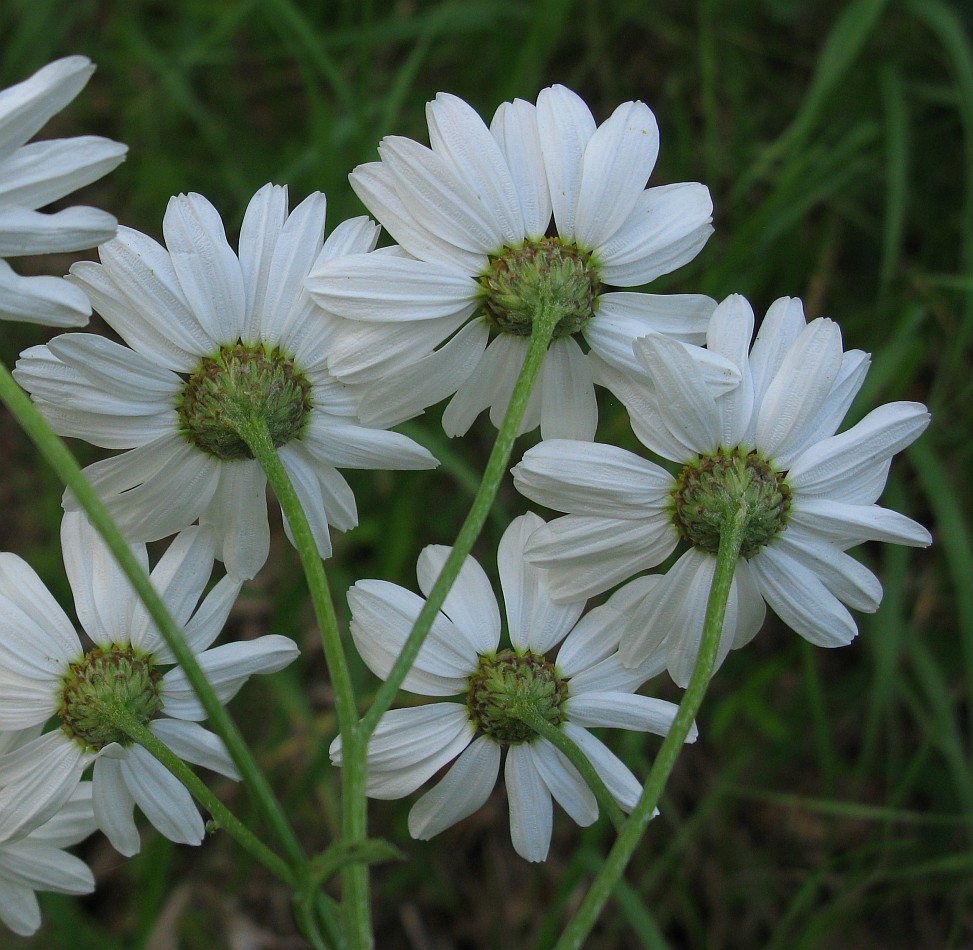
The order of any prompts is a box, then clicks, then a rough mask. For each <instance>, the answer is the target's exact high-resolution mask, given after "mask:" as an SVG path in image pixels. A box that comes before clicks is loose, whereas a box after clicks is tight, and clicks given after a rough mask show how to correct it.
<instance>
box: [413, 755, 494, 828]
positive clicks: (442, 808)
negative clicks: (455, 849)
mask: <svg viewBox="0 0 973 950" xmlns="http://www.w3.org/2000/svg"><path fill="white" fill-rule="evenodd" d="M499 771H500V746H499V745H497V743H496V742H494V741H493V740H492V739H490V738H489V737H487V736H480V738H479V739H476V740H475V741H474V742H472V743H471V744H470V745H469V746H467V748H466V749H464V750H463V752H462V753H461V754H460V756H459V758H458V759H457V760H456V761H455V762H454V763H453V765H452V766H450V769H449V771H448V772H447V773H446V775H445V776H444V777H443V778H442V779H441V780H440V781H439V782H438V784H436V785H434V786H433V787H432V788H431V789H430V790H429V791H428V792H426V793H425V795H423V796H422V798H420V799H419V801H417V802H416V803H415V805H413V806H412V810H411V811H410V812H409V834H410V835H412V837H413V838H418V839H419V840H420V841H428V840H429V839H430V838H432V837H433V836H434V835H438V834H439V832H441V831H445V829H447V828H449V827H450V826H451V825H455V824H456V823H457V822H458V821H462V820H463V819H464V818H466V817H468V816H469V815H472V814H473V812H475V811H476V810H477V809H478V808H480V807H481V806H482V805H483V804H484V803H485V802H486V800H487V799H488V798H489V797H490V792H492V791H493V787H494V785H496V784H497V774H498V773H499Z"/></svg>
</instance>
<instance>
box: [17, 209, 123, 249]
mask: <svg viewBox="0 0 973 950" xmlns="http://www.w3.org/2000/svg"><path fill="white" fill-rule="evenodd" d="M117 226H118V222H116V221H115V219H114V218H113V217H112V216H111V215H110V214H108V213H107V212H105V211H99V210H98V209H97V208H83V207H74V208H65V209H64V210H63V211H56V212H54V213H52V214H41V212H39V211H31V210H29V209H28V208H3V207H0V256H2V257H21V256H23V255H26V254H56V253H66V252H69V251H81V250H84V248H86V247H95V246H97V245H98V244H104V243H105V242H106V241H110V240H111V239H112V238H113V237H114V236H115V229H116V228H117Z"/></svg>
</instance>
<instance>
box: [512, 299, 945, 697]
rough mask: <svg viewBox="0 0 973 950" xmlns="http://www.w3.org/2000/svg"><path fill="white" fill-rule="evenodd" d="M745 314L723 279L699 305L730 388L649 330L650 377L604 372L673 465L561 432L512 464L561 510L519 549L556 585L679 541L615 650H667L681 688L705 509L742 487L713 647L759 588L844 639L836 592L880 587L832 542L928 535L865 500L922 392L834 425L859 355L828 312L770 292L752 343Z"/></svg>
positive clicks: (866, 602) (712, 547) (709, 561)
mask: <svg viewBox="0 0 973 950" xmlns="http://www.w3.org/2000/svg"><path fill="white" fill-rule="evenodd" d="M753 327H754V316H753V311H752V310H751V308H750V305H749V303H748V302H747V301H746V300H745V299H744V298H743V297H741V296H739V295H733V296H731V297H728V298H727V299H726V300H724V301H723V302H722V303H721V304H720V305H719V307H718V308H717V310H716V313H715V314H714V316H713V320H712V322H711V324H710V327H709V330H708V333H707V346H708V348H709V349H710V350H712V351H714V352H715V353H717V354H718V355H720V356H721V357H723V358H725V359H727V360H729V361H730V362H732V363H733V364H734V365H735V366H736V367H737V370H738V372H739V378H740V382H739V383H738V384H737V385H736V386H735V387H733V388H732V389H730V390H729V391H725V390H724V391H717V390H715V389H714V387H713V385H712V383H711V382H710V381H708V380H707V379H706V378H704V374H703V373H701V371H700V369H699V366H698V365H697V364H696V363H694V361H692V360H691V359H689V358H687V356H686V354H685V350H684V348H682V347H680V346H678V345H674V344H673V342H672V341H671V340H668V339H666V338H665V337H664V336H661V335H658V334H654V335H650V336H647V337H645V338H643V339H640V340H638V341H637V342H636V343H635V352H636V354H637V356H638V358H639V359H640V361H641V362H642V364H643V366H644V369H645V373H647V374H648V377H646V375H645V374H644V373H643V374H642V375H641V376H634V375H633V376H631V377H629V378H628V379H622V378H621V374H617V373H616V374H615V379H614V383H615V385H616V389H615V391H616V392H617V393H619V395H620V396H621V398H622V400H623V401H624V402H625V404H626V406H627V408H628V410H629V415H630V418H631V422H632V428H633V430H634V432H635V434H636V436H637V437H638V438H639V440H640V441H641V442H642V443H643V444H644V445H645V446H647V447H648V448H649V449H651V450H652V451H653V452H655V453H656V454H658V455H659V456H661V457H662V458H664V459H669V460H670V461H672V462H676V463H678V465H680V466H681V469H680V470H679V471H678V473H677V474H675V475H673V474H670V473H669V472H668V471H667V470H666V469H664V468H662V467H661V466H659V465H656V464H655V463H654V462H651V461H649V460H647V459H644V458H642V457H641V456H638V455H635V454H634V453H631V452H627V451H625V450H623V449H620V448H616V447H614V446H608V445H597V444H591V443H580V442H573V441H567V440H563V441H555V442H546V443H542V444H540V445H538V446H536V447H534V448H532V449H530V450H529V451H528V452H527V453H526V454H525V455H524V458H523V460H522V461H521V462H520V464H519V465H517V466H516V467H515V468H514V470H513V472H514V484H515V485H516V486H517V488H518V489H519V490H520V491H521V492H522V493H523V494H524V495H526V496H527V497H528V498H530V499H532V500H533V501H535V502H538V503H539V504H542V505H546V506H548V507H551V508H554V509H556V510H559V511H565V512H568V514H567V515H566V516H565V517H562V518H558V519H556V520H554V521H553V522H551V523H550V524H548V525H546V526H544V527H543V528H540V529H539V530H538V531H537V532H536V534H534V536H533V537H532V538H531V541H530V544H529V546H528V552H527V554H528V557H529V558H530V560H531V561H532V562H533V563H535V564H537V565H539V566H540V567H543V568H546V569H549V571H550V575H551V584H552V589H553V591H554V594H555V596H556V597H558V598H572V597H577V596H588V595H591V594H593V593H596V592H598V591H604V590H608V589H609V588H610V587H612V586H614V585H615V584H617V583H619V582H620V581H623V580H625V579H626V578H628V577H631V576H632V575H633V574H635V573H637V572H639V571H642V570H645V569H647V568H651V567H655V566H656V565H658V564H660V563H661V562H662V561H663V560H665V558H667V557H668V556H669V555H670V554H671V553H672V552H673V551H674V550H675V549H676V548H677V546H678V545H680V543H682V544H684V545H686V546H687V550H686V551H685V552H684V553H683V554H682V556H681V557H680V558H679V559H678V561H676V563H675V564H674V566H673V567H672V568H671V570H670V571H669V572H668V573H667V574H666V576H665V578H664V580H663V581H662V582H661V583H660V584H659V585H658V586H657V587H656V588H655V589H654V590H653V591H652V593H651V595H650V596H649V597H646V598H645V599H644V602H643V604H642V608H641V610H640V611H633V613H632V614H631V615H630V620H631V622H630V623H629V625H628V629H627V630H626V631H625V632H623V634H622V640H621V645H620V648H619V649H620V653H621V655H622V657H623V659H624V660H625V661H626V662H627V663H638V662H641V659H642V658H643V657H644V656H646V655H650V654H654V653H655V651H656V650H657V649H659V648H662V649H664V650H666V651H667V653H668V668H669V672H670V674H671V675H672V677H673V679H674V680H675V681H676V683H678V684H679V685H680V686H685V685H686V684H687V683H688V681H689V676H690V674H691V672H692V668H693V665H694V663H695V660H696V655H697V653H698V651H699V640H700V637H701V635H702V626H703V617H704V615H705V611H706V603H707V598H708V596H709V589H710V585H711V583H712V578H713V571H714V568H715V565H716V551H717V549H718V547H719V539H720V525H721V524H722V523H723V519H724V518H725V517H726V514H727V511H728V508H729V509H733V510H735V509H736V506H737V505H738V503H739V502H740V500H743V501H744V502H745V503H746V505H747V508H748V511H749V514H748V520H747V525H746V529H745V536H744V542H743V548H742V550H741V552H740V557H739V560H738V561H737V565H736V571H735V575H734V578H733V586H732V590H731V593H730V599H729V603H728V606H727V613H726V619H725V621H724V627H723V634H722V641H721V643H720V648H719V655H718V663H720V662H722V660H723V659H724V658H725V656H726V653H727V651H728V650H730V649H731V648H734V647H740V646H743V645H744V644H745V643H747V642H749V640H750V639H751V638H752V637H753V636H754V635H755V634H756V633H757V631H758V630H759V628H760V626H761V624H762V623H763V619H764V614H765V609H766V606H765V605H766V604H769V605H770V606H771V607H772V608H773V610H774V612H775V613H776V614H777V615H778V616H779V617H780V618H781V619H782V620H783V621H784V622H785V623H787V624H788V625H789V626H790V627H792V628H793V629H794V630H796V631H797V632H798V633H799V634H800V635H801V636H803V637H804V638H805V639H807V640H809V641H810V642H811V643H814V644H817V645H818V646H825V647H837V646H843V645H845V644H848V643H850V642H851V640H852V639H853V638H854V637H855V636H856V634H857V632H858V628H857V626H856V624H855V621H854V619H853V617H852V615H851V614H850V613H849V611H848V609H847V608H848V607H852V608H854V609H856V610H862V611H867V612H872V611H875V610H877V609H878V606H879V603H880V601H881V597H882V587H881V584H880V583H879V581H878V579H877V578H876V577H875V575H874V574H872V572H871V571H869V570H868V569H867V568H866V567H864V566H863V565H862V564H861V563H859V562H858V561H856V560H855V559H854V558H852V557H851V556H850V555H849V554H847V553H846V551H847V549H848V548H850V547H853V546H854V545H856V544H861V543H862V542H864V541H888V542H892V543H896V544H907V545H912V546H925V545H928V544H929V543H930V541H931V537H930V535H929V532H928V531H927V530H926V529H925V528H924V527H922V525H920V524H917V523H916V522H915V521H913V520H911V519H910V518H907V517H905V516H904V515H902V514H899V513H898V512H895V511H890V510H888V509H886V508H882V507H881V506H879V505H877V504H876V503H875V502H876V501H877V499H878V497H879V496H880V495H881V493H882V490H883V489H884V487H885V481H886V478H887V477H888V472H889V466H890V464H891V461H892V457H893V456H894V455H895V453H896V452H899V451H901V450H902V449H904V448H905V447H906V446H907V445H909V444H910V443H911V442H913V441H914V440H915V439H916V438H918V436H919V435H920V434H921V433H922V431H923V430H924V429H925V428H926V426H927V425H928V423H929V414H928V412H927V411H926V407H925V406H923V405H921V404H919V403H913V402H895V403H889V404H887V405H884V406H880V407H879V408H878V409H875V410H873V411H872V412H870V413H869V414H868V415H867V416H865V418H864V419H862V420H861V421H860V422H858V423H857V424H856V425H854V426H852V427H851V428H850V429H848V430H846V431H845V432H841V433H839V434H837V435H836V434H835V433H836V432H837V429H838V427H839V425H840V424H841V422H842V420H843V419H844V416H845V414H846V412H847V411H848V408H849V406H850V405H851V402H852V400H853V399H854V397H855V395H856V394H857V393H858V391H859V389H860V388H861V385H862V383H863V382H864V379H865V374H866V373H867V371H868V363H869V359H868V354H866V353H863V352H861V351H860V350H850V351H848V352H844V351H843V349H842V341H841V331H840V329H839V328H838V325H837V324H836V323H834V322H833V321H831V320H829V319H825V318H818V319H816V320H812V321H811V322H810V323H807V322H806V320H805V317H804V309H803V307H802V305H801V302H800V301H799V300H796V299H791V298H786V297H785V298H782V299H780V300H777V301H776V302H775V303H774V304H773V305H772V306H771V307H770V309H769V310H768V312H767V315H766V317H765V318H764V321H763V323H762V325H761V327H760V332H759V333H758V334H757V337H756V340H754V342H753V347H752V349H751V348H750V342H751V338H752V335H753ZM603 371H605V372H610V370H607V369H604V370H603Z"/></svg>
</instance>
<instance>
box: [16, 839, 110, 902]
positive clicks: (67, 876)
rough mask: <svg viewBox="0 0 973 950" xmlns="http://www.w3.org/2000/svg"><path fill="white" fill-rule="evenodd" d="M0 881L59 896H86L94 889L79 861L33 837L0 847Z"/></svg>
mask: <svg viewBox="0 0 973 950" xmlns="http://www.w3.org/2000/svg"><path fill="white" fill-rule="evenodd" d="M0 878H4V879H6V881H7V883H11V884H23V885H25V886H26V887H30V888H34V889H36V890H39V891H53V892H54V893H58V894H87V893H89V892H90V891H93V890H94V887H95V880H94V877H92V874H91V871H90V870H89V869H88V866H87V865H86V864H85V863H84V862H83V861H82V860H80V859H79V858H76V857H74V855H71V854H67V853H66V852H64V851H62V850H61V849H60V848H54V847H52V846H51V845H49V844H45V843H43V842H40V841H37V840H36V839H35V838H33V836H31V837H30V838H28V839H27V840H24V841H14V842H9V843H7V844H5V845H3V846H0Z"/></svg>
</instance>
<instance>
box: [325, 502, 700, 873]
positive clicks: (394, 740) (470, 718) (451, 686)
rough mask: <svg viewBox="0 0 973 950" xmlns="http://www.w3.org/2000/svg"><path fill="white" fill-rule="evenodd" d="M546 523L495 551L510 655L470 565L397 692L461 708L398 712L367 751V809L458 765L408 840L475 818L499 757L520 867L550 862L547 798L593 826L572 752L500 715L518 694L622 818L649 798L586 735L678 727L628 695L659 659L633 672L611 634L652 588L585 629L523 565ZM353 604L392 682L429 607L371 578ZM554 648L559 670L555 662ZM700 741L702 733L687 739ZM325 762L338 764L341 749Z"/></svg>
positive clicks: (484, 587) (516, 533)
mask: <svg viewBox="0 0 973 950" xmlns="http://www.w3.org/2000/svg"><path fill="white" fill-rule="evenodd" d="M541 525H543V521H541V519H540V518H539V517H537V515H532V514H528V515H524V516H522V517H520V518H517V519H516V520H514V521H513V522H512V524H511V525H510V527H509V528H508V529H507V531H506V532H505V533H504V536H503V538H502V540H501V542H500V547H499V550H498V553H497V566H498V568H499V573H500V586H501V589H502V591H503V598H504V604H505V606H506V618H507V629H508V633H509V636H510V642H511V644H512V648H510V649H503V650H501V649H500V647H499V645H500V628H501V621H500V608H499V607H498V605H497V600H496V597H495V596H494V594H493V591H492V590H491V587H490V582H489V580H488V579H487V576H486V574H485V572H484V571H483V569H482V568H481V567H480V565H479V564H478V563H477V562H476V561H475V560H473V558H467V559H466V562H465V563H464V565H463V568H462V570H461V571H460V574H459V576H458V577H457V579H456V582H455V584H454V585H453V588H452V590H451V591H450V593H449V595H448V596H447V598H446V601H445V603H444V605H443V609H442V611H441V612H440V613H439V614H438V615H437V617H436V620H435V622H434V623H433V626H432V629H431V631H430V633H429V636H428V638H427V639H426V641H425V643H424V644H423V646H422V649H421V650H420V651H419V655H418V657H417V659H416V662H415V664H414V665H413V667H412V669H411V670H410V671H409V674H408V676H406V678H405V681H404V683H403V687H404V688H405V689H407V690H410V691H411V692H414V693H419V694H420V695H424V696H456V695H459V696H460V699H459V701H458V702H457V701H452V702H440V703H431V704H428V705H425V706H414V707H409V708H403V709H393V710H391V711H390V712H388V713H386V714H385V715H384V716H383V717H382V719H381V720H380V721H379V724H378V728H377V729H376V730H375V733H374V735H373V736H372V738H371V740H370V741H369V746H368V786H367V790H368V794H369V795H370V796H372V797H373V798H382V799H392V798H402V797H403V796H405V795H409V794H411V793H412V792H414V791H415V790H416V789H417V788H418V787H419V786H420V785H422V783H423V782H425V781H427V780H428V779H429V778H431V777H432V776H433V775H434V774H435V773H436V772H437V771H439V769H441V768H442V767H443V766H445V765H447V764H448V763H449V762H450V761H452V760H453V759H456V763H455V764H454V765H453V766H452V768H450V770H449V772H448V773H447V774H446V776H445V778H443V779H442V780H441V781H440V782H439V784H437V785H436V786H435V787H434V788H432V789H431V790H430V791H428V792H427V793H426V794H425V795H423V796H422V798H420V799H419V800H418V801H417V802H416V804H415V805H414V806H413V808H412V810H411V812H410V813H409V831H410V833H411V834H412V836H413V837H414V838H421V839H428V838H431V837H432V836H433V835H436V834H438V833H439V832H440V831H443V830H444V829H446V828H448V827H449V826H450V825H453V824H455V823H456V822H457V821H460V820H461V819H463V818H465V817H467V816H468V815H470V814H472V813H473V812H474V811H476V809H477V808H479V807H480V806H481V805H482V804H483V803H484V802H485V801H486V800H487V798H488V797H489V795H490V792H491V791H492V789H493V786H494V785H495V784H496V780H497V775H498V773H499V769H500V757H501V750H502V749H504V748H506V750H507V754H506V765H505V768H504V778H505V783H506V787H507V796H508V799H509V802H510V836H511V839H512V840H513V845H514V849H515V850H516V851H517V853H518V854H520V855H521V856H522V857H524V858H526V859H527V860H528V861H543V860H544V859H545V858H546V856H547V851H548V847H549V846H550V841H551V823H552V805H551V800H552V797H553V798H554V799H555V800H557V802H558V803H559V804H560V805H561V807H562V808H564V810H565V811H566V812H567V813H568V815H570V817H571V818H572V819H574V821H575V822H577V823H578V824H579V825H582V826H585V825H590V824H591V823H592V822H593V821H594V820H595V819H596V818H597V817H598V805H597V802H596V800H595V797H594V795H593V794H592V792H591V790H590V789H589V788H588V786H587V784H586V783H585V782H584V780H583V779H582V777H581V775H580V773H579V772H578V771H577V770H576V769H575V767H574V766H573V765H572V764H571V763H570V762H569V761H568V759H567V758H566V757H565V756H564V754H563V753H562V752H560V751H559V750H558V749H557V748H556V747H555V746H554V745H553V744H552V743H550V742H549V741H548V740H547V739H543V738H540V737H539V736H538V735H537V734H536V733H534V732H533V731H532V730H531V729H530V728H529V727H527V726H525V725H524V723H523V722H521V721H520V720H519V719H517V718H515V717H514V716H512V715H511V714H510V713H508V712H507V711H506V710H507V708H508V707H509V704H510V700H511V698H512V697H513V696H514V695H516V696H518V697H523V696H524V695H529V696H531V697H532V698H533V700H534V703H535V708H536V709H537V710H538V711H539V712H540V713H541V715H543V716H544V717H545V718H546V719H547V720H548V721H549V722H551V723H552V724H554V725H555V726H558V727H559V728H561V729H562V730H563V731H564V733H565V735H566V736H567V737H568V738H569V739H571V740H572V741H573V742H574V743H575V744H576V745H577V746H578V747H579V748H580V749H581V751H582V752H583V753H584V755H585V756H586V757H587V758H588V759H589V760H590V762H591V764H592V765H593V766H594V768H595V770H596V771H597V773H598V774H599V775H600V776H601V778H602V780H603V781H604V783H605V785H606V786H607V788H608V790H609V792H610V793H611V795H612V797H613V798H614V799H615V801H616V802H617V803H618V805H619V807H620V808H621V809H623V810H624V811H631V809H632V808H634V806H635V804H636V802H637V801H638V799H639V796H640V794H641V792H642V787H641V785H640V784H639V782H638V780H637V779H636V778H635V776H634V775H632V773H631V772H630V771H629V769H628V768H627V767H626V766H625V765H624V764H623V763H622V762H621V761H620V760H619V759H618V758H617V757H616V756H615V755H614V754H613V753H612V752H611V751H609V749H608V747H607V746H605V745H604V744H603V743H602V742H601V740H599V739H597V738H595V736H594V735H592V733H591V732H589V731H588V729H589V728H591V727H598V726H614V727H617V728H622V729H634V730H637V731H642V732H653V733H656V734H657V735H663V736H664V735H666V734H667V733H668V731H669V727H670V726H671V724H672V720H673V718H674V716H675V713H676V709H677V707H676V706H675V705H673V704H672V703H668V702H665V701H664V700H661V699H652V698H650V697H647V696H639V695H636V694H635V692H634V691H635V690H636V689H638V687H639V686H640V685H641V684H642V683H644V682H645V680H647V679H649V678H650V677H652V676H654V675H655V674H656V673H658V672H659V671H660V670H661V669H662V668H663V666H664V662H665V660H664V657H663V658H662V659H661V660H659V659H658V658H656V657H649V658H648V659H647V660H646V661H645V662H644V663H642V664H640V665H639V667H638V668H635V669H629V668H626V667H624V666H623V665H622V664H621V662H620V660H619V658H618V655H617V653H616V649H615V648H616V646H617V644H618V637H617V635H616V631H617V629H618V628H619V626H620V621H621V619H622V618H623V617H624V615H625V613H626V612H627V611H628V610H629V609H630V606H631V603H632V600H633V597H635V596H637V597H641V596H644V595H645V593H646V592H647V591H648V590H649V589H651V587H653V586H654V585H655V584H656V583H657V582H658V578H654V577H653V578H647V579H645V581H644V582H642V584H641V585H640V586H639V588H638V590H637V591H636V590H633V591H626V592H622V593H619V594H618V595H616V596H615V597H613V598H612V599H611V600H609V601H608V602H607V603H606V604H605V605H603V606H601V607H598V608H596V609H595V610H592V611H591V612H589V613H588V614H586V615H585V616H584V617H581V614H582V611H583V609H584V602H583V601H578V602H575V603H568V604H555V603H554V602H553V601H552V600H551V598H550V595H549V593H548V591H547V587H546V583H545V579H544V572H543V571H539V570H537V569H536V568H535V567H533V566H532V565H530V564H529V563H527V562H526V561H525V560H524V557H523V548H524V543H525V541H526V539H527V537H528V536H529V535H530V533H531V531H533V530H535V529H536V528H538V527H540V526H541ZM449 551H450V549H449V548H447V547H442V546H439V545H431V546H429V547H427V548H425V550H424V551H423V552H422V554H421V555H420V557H419V563H418V567H417V574H418V578H419V587H420V588H421V590H422V591H423V592H424V593H426V594H428V592H429V590H430V589H431V587H432V585H433V583H434V582H435V580H436V578H437V577H438V576H439V573H440V571H441V570H442V566H443V564H444V562H445V560H446V558H447V557H448V555H449ZM348 600H349V603H350V605H351V610H352V620H351V632H352V635H353V637H354V639H355V644H356V645H357V647H358V650H359V652H360V653H361V655H362V658H363V659H364V661H365V663H367V664H368V666H369V668H370V669H371V670H373V671H374V672H375V673H376V674H377V675H378V676H385V675H387V674H388V672H389V670H390V669H391V668H392V665H393V664H394V662H395V660H396V657H397V656H398V654H399V651H400V650H401V648H402V645H403V643H404V642H405V639H406V637H407V636H408V634H409V632H410V630H411V628H412V625H413V623H414V621H415V619H416V617H417V616H418V614H419V611H420V610H421V608H422V605H423V603H424V601H423V599H422V598H421V597H419V596H418V595H416V594H413V593H412V592H411V591H408V590H405V589H404V588H402V587H398V586H397V585H395V584H390V583H388V582H385V581H378V580H364V581H359V582H358V583H357V584H356V585H355V586H354V587H353V588H351V590H350V591H349V593H348ZM579 618H580V619H579ZM562 641H563V642H562ZM558 644H561V646H560V649H559V650H558V653H557V658H556V659H555V660H551V659H548V658H547V657H546V654H547V653H549V652H550V651H551V650H553V649H554V648H555V647H556V646H557V645H558ZM695 738H696V732H695V727H694V729H693V733H692V735H691V736H690V738H689V741H695ZM331 757H332V760H333V761H334V762H335V763H336V764H340V762H341V741H340V738H339V739H336V740H335V742H334V743H333V744H332V747H331Z"/></svg>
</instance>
